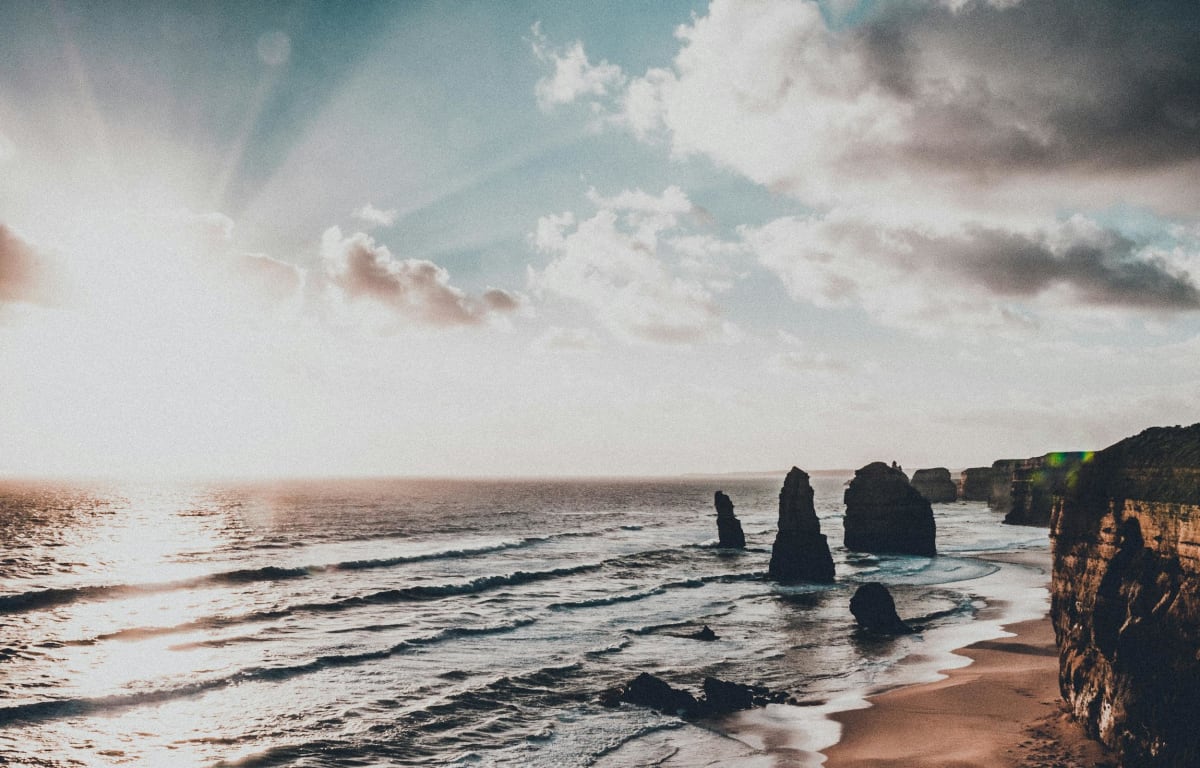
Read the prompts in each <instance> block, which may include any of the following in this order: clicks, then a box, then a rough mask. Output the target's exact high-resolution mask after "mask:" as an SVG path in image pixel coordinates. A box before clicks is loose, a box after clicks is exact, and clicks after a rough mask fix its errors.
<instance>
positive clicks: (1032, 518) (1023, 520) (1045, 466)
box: [1004, 451, 1092, 527]
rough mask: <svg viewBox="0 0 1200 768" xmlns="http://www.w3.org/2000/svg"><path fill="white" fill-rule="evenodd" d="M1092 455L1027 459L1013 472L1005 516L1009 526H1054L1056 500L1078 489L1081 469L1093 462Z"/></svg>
mask: <svg viewBox="0 0 1200 768" xmlns="http://www.w3.org/2000/svg"><path fill="white" fill-rule="evenodd" d="M1091 458H1092V453H1091V452H1090V451H1073V452H1060V453H1047V454H1046V455H1045V456H1035V457H1033V458H1032V459H1025V460H1024V461H1022V462H1020V463H1019V464H1017V466H1016V467H1015V468H1014V469H1013V475H1012V488H1011V491H1010V492H1009V499H1010V501H1009V508H1008V512H1007V513H1006V514H1005V515H1004V522H1005V523H1007V524H1008V525H1035V526H1040V527H1046V526H1049V525H1050V509H1051V507H1053V505H1054V499H1056V498H1060V497H1062V496H1063V495H1064V494H1066V493H1067V491H1068V490H1069V489H1070V488H1072V487H1074V485H1075V481H1076V477H1077V476H1078V474H1079V468H1080V467H1081V466H1082V465H1083V463H1084V462H1086V461H1090V460H1091Z"/></svg>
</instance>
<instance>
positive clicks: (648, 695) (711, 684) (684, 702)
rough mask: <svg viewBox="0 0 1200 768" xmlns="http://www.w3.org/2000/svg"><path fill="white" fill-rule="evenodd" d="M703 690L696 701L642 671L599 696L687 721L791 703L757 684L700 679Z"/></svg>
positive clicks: (607, 703) (608, 702) (613, 704)
mask: <svg viewBox="0 0 1200 768" xmlns="http://www.w3.org/2000/svg"><path fill="white" fill-rule="evenodd" d="M703 688H704V694H703V697H702V698H696V697H695V696H693V695H692V694H691V693H690V692H688V691H685V690H683V689H681V688H675V687H673V686H672V685H671V684H670V683H667V682H666V681H665V680H663V679H661V678H658V677H655V676H654V675H651V674H649V673H647V672H642V673H641V674H639V675H638V676H637V677H635V678H634V679H633V680H631V681H630V682H629V683H627V684H626V685H624V686H618V687H616V688H610V689H608V690H607V691H604V692H603V693H601V694H600V703H601V704H603V705H604V706H606V707H616V706H620V704H621V703H622V702H625V703H627V704H634V705H637V706H641V707H649V708H650V709H653V710H656V711H658V712H662V713H664V714H671V715H679V716H680V717H684V718H687V719H693V718H697V717H713V716H716V715H725V714H729V713H730V712H737V711H739V710H743V709H752V708H753V707H762V706H766V705H767V704H784V703H795V700H794V699H793V698H791V697H790V696H789V695H788V694H787V693H786V692H784V691H772V690H771V689H770V688H766V687H763V686H761V685H742V684H741V683H732V682H729V681H727V680H721V679H720V678H716V677H706V678H704V686H703Z"/></svg>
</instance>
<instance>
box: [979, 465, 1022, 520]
mask: <svg viewBox="0 0 1200 768" xmlns="http://www.w3.org/2000/svg"><path fill="white" fill-rule="evenodd" d="M1021 461H1022V460H1021V459H999V460H997V461H993V462H992V485H991V488H989V489H988V499H987V503H988V508H989V509H991V510H992V511H993V512H999V513H1001V514H1005V515H1006V514H1008V510H1009V509H1010V508H1011V507H1012V481H1013V472H1014V471H1015V470H1016V468H1017V466H1018V465H1020V463H1021Z"/></svg>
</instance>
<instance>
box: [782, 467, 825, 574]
mask: <svg viewBox="0 0 1200 768" xmlns="http://www.w3.org/2000/svg"><path fill="white" fill-rule="evenodd" d="M769 574H770V577H771V578H772V579H775V580H776V581H783V582H794V581H825V582H828V581H833V556H832V555H830V553H829V542H828V541H827V540H826V538H825V535H824V534H822V533H821V523H820V521H819V520H817V511H816V509H815V508H814V507H813V489H812V486H811V485H810V484H809V482H808V474H807V473H806V472H805V471H804V470H802V469H800V468H798V467H792V469H791V471H790V472H788V474H787V477H786V478H785V479H784V481H783V488H782V489H781V490H780V491H779V532H778V533H776V534H775V543H774V544H773V545H772V546H771V565H770V568H769Z"/></svg>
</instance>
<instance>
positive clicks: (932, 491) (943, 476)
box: [912, 467, 958, 504]
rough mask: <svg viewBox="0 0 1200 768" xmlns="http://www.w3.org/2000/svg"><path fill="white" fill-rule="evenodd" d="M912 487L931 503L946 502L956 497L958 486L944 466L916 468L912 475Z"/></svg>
mask: <svg viewBox="0 0 1200 768" xmlns="http://www.w3.org/2000/svg"><path fill="white" fill-rule="evenodd" d="M912 487H913V488H916V489H917V492H918V493H920V494H921V495H922V496H924V497H925V499H926V500H927V501H929V502H930V503H931V504H946V503H949V502H952V501H955V500H957V499H958V486H957V485H955V483H954V481H953V480H951V479H950V470H948V469H946V468H945V467H935V468H933V469H918V470H917V471H916V472H914V473H913V476H912Z"/></svg>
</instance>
